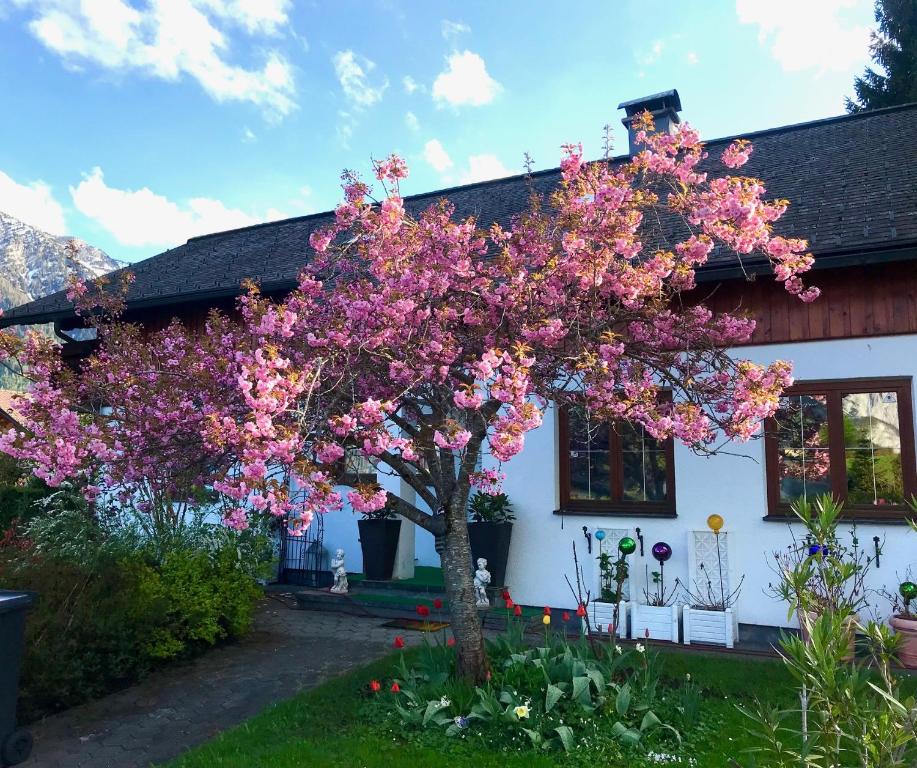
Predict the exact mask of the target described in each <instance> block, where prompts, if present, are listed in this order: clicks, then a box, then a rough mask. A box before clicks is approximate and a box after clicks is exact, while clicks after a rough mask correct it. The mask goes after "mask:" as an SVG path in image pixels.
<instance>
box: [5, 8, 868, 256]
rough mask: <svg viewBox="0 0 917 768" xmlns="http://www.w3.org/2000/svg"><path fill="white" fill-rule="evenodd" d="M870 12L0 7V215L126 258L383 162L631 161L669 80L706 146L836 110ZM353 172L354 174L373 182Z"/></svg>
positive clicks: (440, 171)
mask: <svg viewBox="0 0 917 768" xmlns="http://www.w3.org/2000/svg"><path fill="white" fill-rule="evenodd" d="M873 23H874V22H873V18H872V0H792V1H790V0H686V1H684V2H678V3H676V2H667V1H666V0H657V2H655V3H647V2H636V1H635V2H597V1H593V2H577V0H568V1H567V2H564V3H547V2H532V1H531V0H529V1H528V2H521V1H516V0H506V1H501V2H493V1H491V2H474V1H471V0H469V1H467V2H462V3H457V2H454V3H438V2H430V1H429V0H427V1H426V2H396V1H395V0H334V1H333V2H330V1H326V2H298V1H294V0H150V1H147V0H130V2H128V0H0V105H3V108H2V114H3V118H2V119H0V210H3V211H6V212H8V213H10V214H12V215H14V216H18V217H19V218H21V219H23V220H25V221H27V222H28V223H31V224H35V225H36V226H40V227H42V228H43V229H47V230H48V231H52V232H53V233H55V234H64V233H67V234H72V235H76V236H78V237H80V238H82V239H84V240H87V241H88V242H90V243H92V244H94V245H97V246H99V247H101V248H104V249H105V250H106V251H108V252H109V253H110V254H111V255H112V256H114V257H116V258H120V259H124V260H128V261H135V260H138V259H141V258H145V257H147V256H150V255H153V254H155V253H158V252H159V251H161V250H163V249H165V248H167V247H171V246H174V245H177V244H179V243H181V242H184V240H186V239H187V237H189V236H193V235H195V234H201V233H203V232H209V231H216V230H220V229H226V228H231V227H234V226H242V225H246V224H249V223H254V222H256V221H263V220H266V219H270V218H278V217H285V216H295V215H301V214H304V213H311V212H314V211H318V210H325V209H328V208H330V207H332V206H333V205H334V204H335V203H336V201H337V199H338V194H339V187H338V177H339V174H340V171H341V169H342V168H355V169H358V170H363V171H367V172H368V169H369V163H370V158H371V157H381V156H383V155H386V154H388V153H389V152H392V151H395V152H398V153H399V154H402V155H403V156H405V157H406V158H407V159H408V161H409V163H410V166H411V176H410V178H409V179H408V180H407V182H406V183H405V184H404V186H403V188H402V191H403V192H404V193H405V194H411V193H414V192H424V191H428V190H431V189H437V188H440V187H444V186H449V185H453V184H458V183H463V182H465V181H469V180H479V179H484V178H492V177H495V176H501V175H507V174H510V173H518V172H520V171H521V169H522V156H523V152H525V151H528V152H529V153H530V154H531V155H532V156H533V157H534V160H535V167H536V168H539V169H540V168H549V167H553V166H555V165H556V164H557V160H558V157H559V145H560V144H562V143H564V142H567V141H582V142H583V144H584V147H585V149H586V154H587V155H588V156H592V157H597V156H599V155H601V145H602V126H603V125H604V124H605V123H610V124H611V125H612V126H613V127H614V135H615V141H616V148H617V149H618V150H620V149H621V148H622V147H624V148H626V134H625V131H624V129H623V127H622V126H621V124H620V117H621V114H620V113H619V112H618V110H616V106H617V104H618V103H619V102H620V101H622V100H626V99H631V98H635V97H637V96H641V95H645V94H649V93H653V92H655V91H659V90H664V89H668V88H672V87H675V88H677V89H678V90H679V93H680V95H681V99H682V105H683V107H684V110H683V112H682V117H683V119H686V120H688V121H690V122H691V123H693V124H694V125H695V126H696V127H697V128H699V129H700V130H701V133H702V135H703V136H705V137H707V138H715V137H718V136H724V135H731V134H737V133H742V132H746V131H753V130H758V129H763V128H769V127H774V126H778V125H784V124H787V123H793V122H800V121H805V120H811V119H816V118H820V117H827V116H831V115H837V114H841V113H842V112H843V99H844V96H845V95H847V94H849V93H851V91H852V87H851V85H852V79H853V76H854V74H856V73H859V71H860V70H861V69H862V67H863V66H864V65H865V64H866V63H867V61H868V51H867V45H868V33H869V28H870V27H871V26H872V25H873ZM367 175H368V174H367Z"/></svg>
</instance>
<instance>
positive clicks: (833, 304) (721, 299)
mask: <svg viewBox="0 0 917 768" xmlns="http://www.w3.org/2000/svg"><path fill="white" fill-rule="evenodd" d="M622 106H623V107H624V109H625V110H626V115H627V116H630V115H632V114H634V113H636V112H638V111H641V110H642V109H644V108H649V109H650V110H651V111H653V112H654V114H655V116H656V118H657V126H659V127H661V128H663V129H665V127H666V126H667V125H671V124H674V123H677V122H678V120H679V114H678V113H679V110H680V108H681V105H680V103H679V100H678V94H677V93H676V92H674V91H670V92H666V93H663V94H656V95H654V96H651V97H647V98H644V99H638V100H636V101H634V102H627V103H625V104H624V105H622ZM627 116H626V117H625V118H624V121H625V124H627V121H628V117H627ZM743 137H744V138H748V139H750V140H751V141H752V142H753V143H754V145H755V151H754V154H753V155H752V159H751V161H750V162H749V164H748V166H747V173H748V175H752V176H757V177H759V178H762V179H763V180H764V181H765V183H766V184H767V187H768V193H769V195H771V196H775V197H785V198H788V199H789V200H790V202H791V205H790V209H789V211H788V213H787V214H786V216H785V217H784V218H783V219H782V220H781V222H780V224H779V227H778V229H779V231H780V232H781V234H787V235H792V236H799V237H805V238H807V239H808V240H809V242H810V246H811V249H812V252H813V253H814V255H815V257H816V266H815V270H814V272H813V273H812V279H811V282H812V283H814V284H816V285H818V286H819V287H820V288H821V289H822V298H820V299H819V300H818V301H816V302H814V303H813V304H810V305H806V304H802V303H801V302H799V301H797V300H795V299H793V298H792V297H789V296H787V294H786V293H785V292H783V291H782V290H781V288H780V287H779V286H777V285H775V284H774V281H773V280H770V279H760V280H756V281H749V279H748V277H749V275H750V276H752V277H753V276H754V275H755V274H756V273H757V272H759V271H761V270H762V269H763V265H762V264H759V263H749V264H746V265H745V269H744V270H740V269H738V268H737V267H736V265H735V263H734V262H729V263H726V262H717V261H713V262H711V264H709V265H708V266H707V267H706V268H705V269H704V270H703V271H702V273H701V274H700V276H699V277H700V286H699V288H698V291H699V292H702V293H703V295H704V296H708V295H709V299H708V304H710V305H712V307H713V308H714V309H727V308H728V309H732V308H734V307H736V306H738V305H741V306H742V307H744V308H746V309H748V310H750V311H751V313H752V315H753V316H754V317H756V318H757V320H758V326H757V329H756V331H755V335H754V337H753V339H752V343H751V344H750V345H748V346H745V347H743V348H741V349H738V350H736V353H737V354H740V355H742V356H745V357H748V358H751V359H752V360H755V361H758V362H761V363H766V362H770V361H773V360H775V359H787V360H791V361H792V362H793V363H794V366H795V377H796V385H795V386H794V387H793V388H792V389H791V390H789V391H788V392H787V393H786V394H785V398H784V407H783V409H782V411H781V414H780V418H779V424H780V427H779V429H778V428H777V427H776V426H775V425H769V427H768V429H767V430H766V432H767V435H766V437H765V438H763V439H760V440H756V441H752V442H750V443H747V444H744V445H736V446H732V447H731V448H730V449H729V451H728V453H727V454H722V455H717V456H715V457H712V458H705V457H701V456H697V455H695V454H693V453H692V452H691V451H690V450H689V449H688V448H685V447H683V446H681V445H674V446H673V445H666V444H656V443H654V442H653V441H651V440H648V439H647V440H644V439H643V438H642V437H641V436H639V435H638V436H636V439H622V438H621V437H620V436H618V435H617V434H616V433H615V432H614V430H606V431H604V432H601V433H600V435H599V437H598V438H597V439H594V440H593V441H592V443H591V444H590V445H583V444H580V443H578V442H576V438H575V432H576V430H571V429H569V423H568V420H567V416H566V415H565V414H561V413H558V412H557V411H555V410H550V411H549V413H548V414H547V417H546V419H545V422H544V424H543V426H542V427H541V428H539V429H538V430H536V431H534V432H532V433H529V434H528V436H527V438H526V448H525V450H524V452H523V453H522V454H520V455H519V456H518V457H517V458H515V459H514V460H513V461H512V462H511V463H510V464H508V465H507V466H506V468H505V469H506V472H507V475H508V477H507V481H506V483H505V489H506V492H507V493H508V494H509V496H510V498H511V500H512V502H513V505H514V507H515V510H516V518H517V520H516V524H515V527H514V531H513V541H512V547H511V550H510V560H509V565H508V570H507V579H506V581H507V583H508V585H509V586H511V588H512V590H513V594H514V598H515V599H516V601H517V602H521V603H524V604H531V605H545V604H548V605H553V606H569V605H571V604H572V602H573V601H572V598H571V595H570V593H569V590H568V587H567V585H566V582H565V580H564V575H565V574H572V570H573V563H572V557H571V546H572V543H573V542H576V545H577V548H578V551H579V553H580V555H581V556H582V559H583V561H584V564H585V568H586V571H587V578H588V579H589V580H590V581H591V584H590V586H593V587H595V586H597V581H598V574H597V569H596V566H595V557H596V555H597V552H598V548H599V546H605V547H608V546H613V545H614V542H615V541H616V540H617V538H618V537H620V536H621V535H625V534H626V535H630V536H633V537H636V535H637V532H638V530H639V533H640V536H641V537H642V541H643V554H642V555H641V550H640V548H638V550H637V552H636V553H635V554H634V555H633V556H632V557H631V569H632V570H631V572H632V578H631V584H630V589H631V594H632V595H634V596H636V595H637V594H639V592H640V590H641V588H642V586H643V582H644V580H645V574H646V573H647V572H648V571H652V570H656V567H657V566H656V563H655V561H654V560H653V559H652V557H651V555H650V549H651V547H652V545H653V544H654V543H656V542H658V541H665V542H667V543H668V544H669V545H670V546H671V547H672V550H673V556H672V558H671V560H670V561H669V562H667V563H666V577H667V579H668V580H670V583H672V582H674V579H675V578H676V577H678V578H680V579H681V580H683V581H686V582H688V583H689V584H690V583H691V582H692V581H693V579H694V578H695V573H689V570H690V569H692V568H693V570H695V571H696V564H697V562H699V560H700V559H704V558H705V557H709V549H707V551H706V552H704V551H703V550H704V548H708V547H709V542H710V539H709V536H710V535H711V534H709V533H705V532H706V531H707V528H706V523H705V521H706V519H707V517H708V515H710V514H711V513H716V514H719V515H721V516H722V517H723V518H724V519H725V527H724V529H723V530H724V532H725V534H726V535H725V538H724V539H722V540H721V541H722V543H723V545H724V548H723V550H722V554H723V556H724V558H725V562H726V568H727V570H728V572H729V574H730V579H731V583H732V584H733V585H735V584H737V583H738V579H739V578H740V577H741V576H742V575H744V577H745V582H744V587H743V590H742V593H741V596H740V597H739V599H738V602H737V605H736V608H737V612H738V614H739V617H740V619H741V621H742V622H743V623H747V624H759V625H768V626H782V625H792V624H793V621H792V620H789V619H788V617H787V613H786V607H785V605H783V604H781V603H780V602H778V601H776V600H774V599H773V598H771V597H769V596H767V595H766V594H765V592H766V589H767V587H768V584H769V583H770V582H771V581H772V580H773V578H774V574H773V572H772V570H771V568H770V565H769V561H770V560H771V559H772V553H773V552H774V551H776V550H780V549H782V548H784V547H786V546H787V544H789V542H790V540H791V533H790V526H789V524H788V519H789V518H788V516H787V515H788V501H789V500H790V499H793V498H795V497H797V496H799V495H800V494H801V493H804V492H806V493H809V494H813V493H820V492H823V491H830V492H832V493H834V494H835V496H838V497H840V498H843V499H845V501H846V509H847V512H848V515H849V517H850V522H851V525H853V524H854V523H855V524H856V530H857V534H856V535H857V538H858V541H859V545H860V546H861V547H863V548H865V549H866V551H867V554H873V553H874V551H875V546H876V544H875V541H876V540H878V542H879V543H880V545H881V546H882V556H881V560H880V565H879V567H878V569H874V570H873V573H872V580H873V584H874V585H875V586H881V585H886V586H888V587H893V586H894V585H896V584H897V583H898V581H900V580H901V578H902V577H903V576H904V575H905V573H906V572H907V571H908V570H909V569H913V571H914V575H917V533H913V532H911V531H910V530H909V528H908V526H907V525H906V520H907V514H908V509H907V507H906V505H905V503H904V502H905V501H906V500H907V499H909V498H910V497H911V496H912V495H913V494H917V459H915V445H914V432H915V424H914V409H913V401H914V379H915V377H917V152H915V150H914V147H915V146H917V105H906V106H901V107H894V108H890V109H883V110H876V111H873V112H867V113H860V114H855V115H844V116H841V117H837V118H831V119H827V120H819V121H815V122H810V123H802V124H798V125H791V126H784V127H779V128H770V129H767V130H761V131H753V132H750V133H746V134H743ZM731 138H732V137H729V138H726V139H722V140H715V141H711V142H708V144H709V145H710V146H711V155H712V154H714V148H715V147H716V146H717V145H720V144H724V145H725V143H726V142H728V141H729V140H730V139H731ZM557 179H558V171H557V170H550V171H543V172H538V173H536V174H534V175H533V177H532V183H534V184H535V186H536V188H539V189H541V190H548V189H550V188H551V187H552V186H553V185H554V184H556V182H557ZM444 195H445V196H448V197H449V198H450V199H451V200H452V201H453V202H454V203H455V204H456V207H457V213H458V214H459V215H462V214H465V213H471V212H475V213H477V214H478V216H479V221H480V222H481V223H482V224H487V223H488V221H489V220H494V219H499V218H504V217H505V216H506V215H508V214H509V213H512V212H513V211H517V210H521V209H522V208H523V206H524V205H525V202H526V199H527V196H528V188H527V186H526V181H525V179H524V178H523V177H511V178H507V179H500V180H495V181H489V182H481V183H477V184H472V185H467V186H464V187H457V188H454V189H450V190H443V191H439V192H435V193H430V194H426V195H419V196H416V197H414V198H409V199H408V203H409V204H411V205H415V206H421V205H424V204H426V203H429V202H430V201H432V200H434V199H436V198H438V197H440V196H444ZM328 215H329V214H318V215H313V216H306V217H300V218H296V219H288V220H285V221H279V222H272V223H270V224H263V225H258V226H255V227H247V228H244V229H240V230H232V231H230V232H222V233H217V234H214V235H207V236H204V237H198V238H194V239H192V240H189V241H188V243H186V244H185V245H182V246H179V247H178V248H175V249H172V250H170V251H166V252H164V253H162V254H159V255H157V256H154V257H152V258H150V259H147V260H146V261H143V262H140V263H138V264H136V265H133V266H132V270H133V271H134V272H135V274H136V280H135V282H134V284H133V285H132V287H131V289H130V293H129V295H128V313H127V317H128V318H129V319H138V320H141V321H142V322H145V323H148V324H157V323H162V322H164V321H165V320H167V319H168V318H170V317H172V316H175V315H178V316H181V317H183V318H184V319H185V320H186V321H187V322H189V323H194V322H200V320H201V318H202V317H203V314H204V312H205V311H206V309H207V308H208V307H211V306H223V307H229V306H231V304H232V301H233V299H234V297H235V296H236V295H237V294H238V291H239V285H240V284H241V282H242V279H243V278H247V277H255V278H260V280H261V283H262V286H263V289H264V291H265V292H266V293H269V294H275V295H282V294H283V293H285V292H286V291H289V290H290V289H291V288H292V287H293V286H294V284H295V279H296V275H297V273H298V271H299V269H300V268H301V266H302V264H303V263H304V262H305V261H306V259H307V258H308V235H309V233H310V232H311V231H312V230H313V229H314V228H315V227H316V226H319V225H321V224H322V223H323V221H324V220H325V219H326V217H327V216H328ZM488 217H490V218H489V219H488ZM49 321H53V322H55V327H56V328H57V330H58V331H59V332H60V333H62V334H63V337H64V338H66V333H65V332H66V330H67V329H69V328H73V327H76V326H78V325H79V320H78V318H76V317H75V316H74V315H73V313H72V310H71V308H70V306H69V304H68V303H67V302H66V299H65V298H64V297H63V296H62V295H61V294H55V295H52V296H49V297H46V298H44V299H39V300H37V301H33V302H31V303H30V304H26V305H24V306H22V307H19V308H17V309H14V310H12V311H10V312H8V313H7V314H6V316H5V317H4V318H3V320H2V322H3V324H4V325H13V324H31V323H43V322H49ZM571 433H572V434H574V437H572V438H571ZM383 482H384V483H390V482H394V481H391V480H390V479H387V478H383ZM391 490H395V491H400V490H401V489H400V488H397V487H392V488H391ZM797 528H798V527H797ZM599 530H604V531H606V533H607V535H606V537H605V541H604V542H603V543H602V544H601V545H600V544H599V542H598V539H597V537H596V536H595V533H596V532H597V531H599ZM698 532H700V533H699V534H698ZM876 537H877V539H876ZM590 542H591V546H592V555H591V556H589V555H588V547H589V546H590ZM324 547H325V549H326V550H328V551H333V550H334V549H337V548H338V547H340V548H343V549H345V550H346V552H347V553H348V565H349V567H350V570H352V571H359V570H360V569H361V560H360V546H359V543H358V533H357V519H356V516H355V515H353V514H352V513H350V512H349V511H344V512H342V513H339V514H335V515H330V516H327V517H326V519H325V520H324ZM438 563H439V559H438V556H437V554H436V552H435V551H434V548H433V540H432V537H431V536H430V535H429V534H428V533H426V532H424V531H422V530H420V529H418V528H415V527H414V526H410V525H404V526H402V534H401V540H400V542H399V555H398V560H397V564H396V571H395V577H396V578H399V577H406V576H410V575H411V573H412V571H413V567H414V566H415V565H431V566H436V565H438Z"/></svg>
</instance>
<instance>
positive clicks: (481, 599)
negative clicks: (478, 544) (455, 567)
mask: <svg viewBox="0 0 917 768" xmlns="http://www.w3.org/2000/svg"><path fill="white" fill-rule="evenodd" d="M489 584H490V571H488V570H487V560H486V559H485V558H483V557H479V558H478V569H477V570H476V571H475V572H474V599H475V604H476V605H477V607H478V608H490V599H489V598H488V597H487V586H488V585H489Z"/></svg>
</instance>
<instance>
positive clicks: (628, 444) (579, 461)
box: [559, 407, 675, 517]
mask: <svg viewBox="0 0 917 768" xmlns="http://www.w3.org/2000/svg"><path fill="white" fill-rule="evenodd" d="M560 503H561V509H560V510H559V511H560V512H577V513H580V514H583V513H586V514H625V515H656V516H659V517H674V515H675V471H674V463H673V446H672V441H671V440H665V441H658V440H655V439H654V438H652V437H650V436H649V435H648V434H646V432H645V431H644V429H643V428H642V427H640V426H636V425H632V424H629V423H626V422H616V423H614V424H609V423H604V422H595V421H590V420H589V419H588V417H587V414H586V410H585V409H584V408H581V407H570V408H565V409H562V410H561V412H560Z"/></svg>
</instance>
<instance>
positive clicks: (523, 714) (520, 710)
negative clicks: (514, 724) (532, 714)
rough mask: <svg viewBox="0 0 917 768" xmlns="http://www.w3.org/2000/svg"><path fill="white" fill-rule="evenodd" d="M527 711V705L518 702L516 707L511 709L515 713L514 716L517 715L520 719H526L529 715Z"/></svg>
mask: <svg viewBox="0 0 917 768" xmlns="http://www.w3.org/2000/svg"><path fill="white" fill-rule="evenodd" d="M529 711H530V710H529V708H528V705H526V704H520V705H519V706H518V707H516V708H515V709H514V710H513V712H515V713H516V717H518V718H519V719H520V720H527V719H528V716H529Z"/></svg>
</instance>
